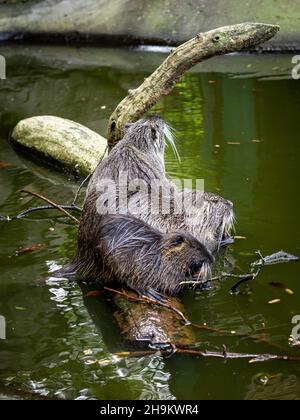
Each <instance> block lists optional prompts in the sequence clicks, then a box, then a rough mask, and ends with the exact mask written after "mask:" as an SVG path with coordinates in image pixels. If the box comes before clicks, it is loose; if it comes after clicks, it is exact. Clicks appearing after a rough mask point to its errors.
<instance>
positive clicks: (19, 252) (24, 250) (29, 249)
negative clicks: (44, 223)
mask: <svg viewBox="0 0 300 420" xmlns="http://www.w3.org/2000/svg"><path fill="white" fill-rule="evenodd" d="M44 246H45V245H42V244H34V245H31V246H26V247H24V248H19V249H18V250H17V251H16V256H17V257H18V256H19V255H23V254H29V253H30V252H35V251H38V250H40V249H41V248H43V247H44Z"/></svg>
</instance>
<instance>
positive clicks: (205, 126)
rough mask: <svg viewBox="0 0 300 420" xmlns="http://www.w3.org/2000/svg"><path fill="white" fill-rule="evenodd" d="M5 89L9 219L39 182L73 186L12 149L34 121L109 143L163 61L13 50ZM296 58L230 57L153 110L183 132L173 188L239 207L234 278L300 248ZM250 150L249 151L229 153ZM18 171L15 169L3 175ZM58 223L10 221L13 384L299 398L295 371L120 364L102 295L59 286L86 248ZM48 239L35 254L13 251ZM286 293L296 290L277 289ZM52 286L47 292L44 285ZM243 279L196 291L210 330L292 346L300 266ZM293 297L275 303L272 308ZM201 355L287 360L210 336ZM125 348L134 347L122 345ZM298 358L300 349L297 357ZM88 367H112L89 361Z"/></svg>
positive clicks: (192, 304) (1, 182)
mask: <svg viewBox="0 0 300 420" xmlns="http://www.w3.org/2000/svg"><path fill="white" fill-rule="evenodd" d="M0 53H1V54H2V55H4V56H5V57H6V59H7V79H6V80H1V81H0V104H1V105H0V106H1V108H0V161H1V162H2V163H3V162H6V163H9V164H10V165H9V166H6V165H0V167H1V166H2V168H1V169H0V193H1V195H0V214H9V215H13V214H16V213H17V212H19V211H21V210H22V209H26V208H28V207H29V206H31V205H34V204H36V203H37V202H36V200H34V199H31V198H28V197H26V198H24V197H22V196H21V194H20V192H19V191H20V189H21V188H25V187H26V188H30V189H31V190H34V191H38V192H40V193H43V194H45V195H47V197H49V198H51V197H52V198H54V199H55V200H56V201H57V202H65V203H66V202H70V201H71V200H72V197H73V195H74V192H75V191H76V185H77V184H76V181H75V180H74V179H73V178H71V177H68V176H67V175H64V174H61V173H57V172H55V171H54V170H52V169H51V168H46V167H44V166H43V165H41V164H39V163H34V162H31V161H30V160H29V159H27V158H25V157H24V156H22V155H20V154H18V153H16V152H15V151H14V150H13V149H12V147H11V146H10V144H9V142H8V141H7V139H8V136H9V132H10V130H11V129H12V128H13V127H14V125H15V124H16V123H17V122H18V121H19V120H20V119H23V118H25V117H29V116H34V115H46V114H48V115H57V116H60V117H65V118H70V119H73V120H75V121H78V122H80V123H83V124H85V125H87V126H88V127H90V128H92V129H94V130H95V131H97V132H99V133H101V134H103V135H105V131H106V124H107V120H108V117H109V115H110V113H111V112H112V111H113V109H114V107H115V105H116V104H117V103H118V102H119V101H120V100H121V99H122V98H123V97H124V96H125V95H126V92H127V90H128V89H130V88H134V87H136V86H138V85H139V84H140V83H141V81H142V80H143V78H144V77H145V76H147V75H148V74H149V73H150V72H151V71H152V70H153V69H154V68H155V66H156V65H157V64H158V63H159V62H160V61H162V59H163V58H164V55H163V54H162V53H161V52H158V53H157V52H156V53H155V52H149V51H148V52H146V51H142V50H135V51H130V50H111V49H92V48H83V49H79V48H63V47H61V48H60V47H38V46H32V47H20V48H16V47H3V48H2V49H1V50H0ZM290 69H291V56H289V55H283V56H280V55H276V56H270V55H268V56H254V55H243V56H228V57H225V58H221V57H219V58H217V59H213V60H211V61H210V62H207V63H205V64H204V65H202V66H198V67H197V68H195V69H194V71H193V72H191V73H189V74H187V75H186V76H185V77H184V78H183V80H182V81H181V82H180V83H179V84H178V86H177V87H176V89H175V90H174V92H173V93H172V94H171V95H170V96H168V97H167V98H165V99H164V100H163V101H161V102H160V104H159V105H158V106H157V107H156V109H155V111H156V112H157V113H159V114H160V115H161V116H162V117H163V118H165V119H166V120H167V122H169V123H170V124H171V125H172V126H173V127H174V128H175V129H176V130H177V138H178V140H177V144H178V149H179V152H180V155H181V158H182V160H181V163H178V162H177V161H176V159H175V158H174V156H173V155H172V152H171V150H168V151H167V156H166V161H167V171H168V173H169V175H170V176H172V177H176V178H181V179H183V178H204V179H205V187H206V189H207V190H208V191H212V192H216V193H218V194H221V195H223V196H225V197H227V198H229V199H231V200H232V201H233V202H234V205H235V210H236V216H237V234H238V235H242V236H245V237H246V238H247V239H246V240H240V241H238V242H237V243H236V244H235V245H234V246H232V247H231V251H230V256H231V260H232V262H233V264H234V270H235V272H247V271H248V265H249V263H250V262H251V261H253V260H254V259H255V258H256V257H255V256H254V251H255V250H258V249H260V250H261V252H262V253H263V254H265V255H266V254H270V253H273V252H276V251H279V250H280V249H284V250H286V251H289V252H291V253H293V254H300V240H299V154H300V142H299V133H300V81H296V80H292V78H291V71H290ZM229 143H238V144H229ZM5 166H6V167H5ZM53 215H54V214H53V213H52V216H51V215H50V214H49V215H48V216H47V214H40V215H35V216H32V219H34V221H32V220H29V219H24V220H19V221H13V222H11V223H5V222H1V224H0V314H1V315H4V316H5V317H6V320H7V340H5V341H4V340H1V341H0V368H1V371H0V384H1V386H4V385H10V386H11V387H15V386H19V385H20V386H21V387H22V389H24V390H27V391H30V392H31V391H32V392H35V393H38V394H40V395H45V396H49V397H58V398H81V399H89V398H97V399H104V398H108V399H121V398H135V399H137V398H147V399H158V398H169V399H174V398H179V399H180V398H183V399H217V398H218V399H225V398H226V399H259V398H273V399H277V398H280V399H299V398H300V368H299V364H296V363H284V362H271V363H264V364H248V363H247V362H246V361H243V360H242V361H240V360H238V361H227V362H224V361H222V360H213V359H209V360H208V359H207V360H203V359H196V358H188V357H183V356H178V355H177V356H175V357H173V358H171V359H163V358H162V357H160V356H151V357H144V358H139V359H126V360H122V361H118V360H116V359H115V358H113V357H112V356H111V352H112V351H115V350H116V348H118V347H119V346H118V345H117V343H119V333H118V331H117V330H116V328H115V326H114V321H113V317H112V314H111V312H110V308H109V307H108V306H107V304H106V303H105V302H103V298H102V297H101V296H100V297H89V298H83V294H82V292H81V290H80V288H79V287H78V286H76V285H70V284H68V283H58V282H55V281H51V280H49V281H47V284H46V285H45V284H44V285H43V283H42V282H40V281H39V280H40V279H43V278H47V274H48V272H49V270H51V268H53V267H56V266H57V265H61V264H63V263H64V262H65V261H67V260H68V259H69V258H70V257H71V256H72V253H73V250H74V244H75V238H76V227H74V226H71V225H68V224H65V223H64V221H63V220H62V219H60V218H55V217H53ZM37 243H39V244H42V245H43V247H42V248H41V249H39V250H37V251H36V252H33V253H29V254H24V255H19V256H16V250H17V249H18V248H22V247H25V246H31V245H33V244H37ZM270 282H281V283H284V284H285V286H286V288H288V289H291V290H292V291H293V292H294V294H293V295H291V294H288V293H287V292H286V291H285V290H284V289H278V288H274V287H272V286H270V284H269V283H270ZM37 283H38V284H40V283H41V284H42V285H37ZM232 284H233V280H228V281H225V282H223V283H222V284H220V285H216V286H215V287H214V288H213V289H212V290H210V291H208V292H205V293H199V292H197V293H192V292H185V293H184V294H183V297H182V299H183V302H184V304H185V307H186V310H187V313H188V316H189V318H190V319H191V320H193V321H194V322H197V323H203V322H206V323H207V324H209V325H211V326H214V327H217V328H221V329H228V330H235V331H238V332H241V333H258V332H261V330H262V329H263V326H265V327H264V328H265V331H266V333H267V335H268V337H269V339H270V340H271V341H273V342H276V343H280V344H281V345H282V346H284V347H285V348H286V349H287V350H286V351H287V352H288V351H289V347H288V337H289V336H290V334H291V330H292V327H293V325H292V324H291V319H292V317H293V316H294V315H296V314H300V305H299V296H300V279H299V265H298V264H296V263H293V264H286V265H276V266H272V267H266V268H265V269H264V271H263V272H262V274H261V275H260V276H259V278H258V279H257V280H255V282H253V284H252V285H251V290H250V291H248V292H247V293H246V292H245V293H242V294H240V295H238V296H231V295H230V294H229V289H230V287H231V286H232ZM274 299H280V302H279V303H277V304H273V305H271V304H268V302H269V301H272V300H274ZM196 334H197V341H198V342H199V343H202V348H208V349H211V350H216V349H220V348H221V346H222V344H226V345H227V347H228V349H229V350H231V351H247V352H250V351H251V352H274V349H273V348H272V347H271V348H270V347H269V346H268V345H265V344H262V343H254V342H252V341H251V340H246V339H241V338H237V337H224V336H223V337H219V336H218V335H216V334H212V333H203V332H201V333H199V332H197V333H196ZM120 349H122V346H120ZM293 352H294V353H297V352H298V354H300V350H296V349H294V350H293ZM90 359H107V363H104V364H103V365H102V366H101V365H95V364H93V365H88V361H89V360H90Z"/></svg>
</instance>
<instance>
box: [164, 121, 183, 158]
mask: <svg viewBox="0 0 300 420" xmlns="http://www.w3.org/2000/svg"><path fill="white" fill-rule="evenodd" d="M172 131H173V130H172ZM172 131H171V129H170V127H169V126H168V125H167V124H165V127H164V135H165V137H166V139H167V141H168V142H169V144H170V145H171V147H172V150H173V152H174V155H175V156H176V158H177V160H178V162H180V156H179V153H178V150H177V147H176V144H175V136H174V133H172Z"/></svg>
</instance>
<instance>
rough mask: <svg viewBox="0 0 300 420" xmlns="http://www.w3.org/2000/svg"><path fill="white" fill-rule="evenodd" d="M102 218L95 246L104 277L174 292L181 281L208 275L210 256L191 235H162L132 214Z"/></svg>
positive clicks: (202, 278)
mask: <svg viewBox="0 0 300 420" xmlns="http://www.w3.org/2000/svg"><path fill="white" fill-rule="evenodd" d="M102 219H103V220H102V228H101V236H100V238H99V245H98V249H99V251H100V255H101V258H102V261H103V270H104V273H103V274H104V277H106V278H108V279H111V280H117V281H119V282H120V283H125V284H126V285H127V286H129V287H131V288H134V289H139V290H141V291H147V289H150V288H152V289H155V290H157V291H161V292H166V293H169V294H172V295H174V294H176V293H178V292H179V291H180V290H181V288H182V286H181V285H180V283H181V282H182V281H184V280H186V279H194V280H199V281H201V280H203V281H205V280H206V279H207V277H208V276H209V275H210V265H211V264H212V262H213V257H212V255H211V254H210V252H209V251H208V250H207V249H206V247H205V246H204V245H203V244H202V243H200V242H199V241H198V240H197V239H195V238H194V237H193V236H192V235H190V234H188V233H184V232H175V233H167V234H164V233H161V232H160V231H158V230H156V229H154V228H152V227H151V226H149V225H148V224H146V223H144V222H143V221H142V220H139V219H136V218H134V217H132V216H126V215H107V216H104V217H103V218H102ZM99 275H101V273H99Z"/></svg>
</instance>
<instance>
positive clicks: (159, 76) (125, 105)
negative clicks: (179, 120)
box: [108, 23, 280, 150]
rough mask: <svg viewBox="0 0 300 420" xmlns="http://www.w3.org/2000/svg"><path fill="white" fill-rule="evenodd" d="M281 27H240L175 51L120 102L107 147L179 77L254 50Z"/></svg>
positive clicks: (209, 35)
mask: <svg viewBox="0 0 300 420" xmlns="http://www.w3.org/2000/svg"><path fill="white" fill-rule="evenodd" d="M279 29H280V27H279V26H277V25H266V24H263V23H241V24H238V25H232V26H224V27H222V28H218V29H214V30H212V31H209V32H205V33H200V34H198V35H197V36H196V37H195V38H193V39H191V40H190V41H188V42H186V43H184V44H182V45H180V46H179V47H178V48H175V49H174V51H173V52H172V53H171V54H170V55H169V56H168V57H167V59H166V60H165V61H164V62H163V63H162V64H161V66H160V67H158V68H157V69H156V70H155V71H154V72H153V73H152V74H151V75H150V76H149V77H148V78H146V79H145V81H144V82H143V83H142V84H141V85H140V86H139V87H138V88H137V89H135V90H132V91H129V94H128V96H126V98H124V99H123V100H122V102H120V104H119V105H118V106H117V108H116V109H115V110H114V112H113V113H112V115H111V117H110V120H109V125H108V146H109V149H110V150H111V148H112V147H113V146H114V145H115V144H116V143H117V142H118V141H119V140H120V139H121V138H122V137H123V128H124V126H125V124H126V123H127V122H134V121H136V120H137V119H139V118H140V117H141V116H142V115H143V114H144V112H146V111H147V110H149V109H150V108H151V107H152V106H153V105H155V104H156V103H157V102H158V101H159V100H160V99H161V97H162V96H165V95H168V94H169V93H170V92H171V91H172V89H173V88H174V86H175V84H176V83H177V82H178V80H179V79H180V77H181V76H182V75H183V74H184V73H185V72H186V71H188V70H189V69H190V68H191V67H193V66H194V65H195V64H197V63H200V62H201V61H203V60H206V59H208V58H211V57H214V56H216V55H221V54H228V53H232V52H236V51H241V50H244V49H249V48H252V47H255V46H257V45H259V44H261V43H263V42H265V41H267V40H269V39H270V38H272V37H273V36H274V35H275V34H276V33H277V32H278V31H279Z"/></svg>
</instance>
